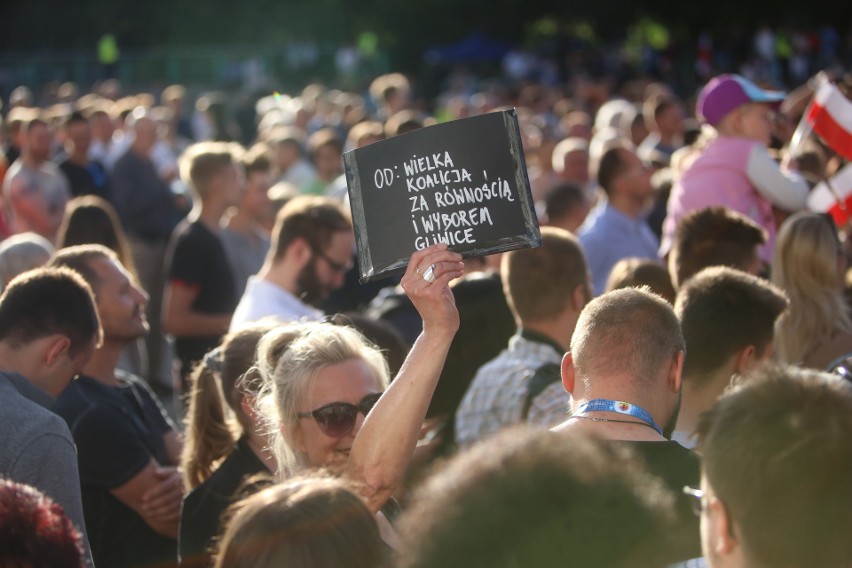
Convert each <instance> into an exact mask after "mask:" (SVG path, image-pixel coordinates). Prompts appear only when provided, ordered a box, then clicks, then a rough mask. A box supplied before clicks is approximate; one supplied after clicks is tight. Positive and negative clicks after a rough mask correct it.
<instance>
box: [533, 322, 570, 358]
mask: <svg viewBox="0 0 852 568" xmlns="http://www.w3.org/2000/svg"><path fill="white" fill-rule="evenodd" d="M575 323H576V322H575ZM520 327H521V329H525V330H528V331H532V332H534V333H537V334H539V335H544V336H546V337H547V338H549V339H551V340H552V341H554V342H555V343H556V344H557V345H559V346H560V347H561V348H562V353H563V354H564V353H565V351H567V350H568V346H569V345H570V344H571V334H572V333H574V328H573V327H572V326H570V325H566V323H565V322H564V320H563V319H562V318H558V319H555V320H552V321H536V322H522V323H521V326H520Z"/></svg>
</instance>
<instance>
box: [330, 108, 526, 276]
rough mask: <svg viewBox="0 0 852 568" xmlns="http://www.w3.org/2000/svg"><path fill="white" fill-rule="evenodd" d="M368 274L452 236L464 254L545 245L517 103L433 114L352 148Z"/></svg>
mask: <svg viewBox="0 0 852 568" xmlns="http://www.w3.org/2000/svg"><path fill="white" fill-rule="evenodd" d="M343 159H344V163H345V168H346V183H347V185H348V187H349V201H350V204H351V207H352V219H353V223H354V225H355V240H356V243H357V247H358V268H359V271H360V280H361V282H368V281H370V280H376V279H379V278H383V277H385V276H388V275H390V274H392V273H394V272H399V271H401V270H403V269H404V268H405V266H406V265H407V264H408V259H409V257H410V256H411V254H412V253H413V252H414V251H415V250H419V249H422V248H426V247H427V246H430V245H433V244H436V243H439V242H445V243H447V244H448V245H449V246H450V249H451V250H453V251H455V252H458V253H461V254H462V256H463V257H465V258H467V257H471V256H481V255H487V254H494V253H497V252H503V251H507V250H512V249H518V248H529V247H538V246H541V232H540V231H539V227H538V220H537V219H536V216H535V209H534V207H533V201H532V194H531V192H530V182H529V178H528V177H527V168H526V163H525V162H524V153H523V149H522V148H521V136H520V129H519V128H518V118H517V114H516V111H515V110H514V109H512V110H506V111H502V112H493V113H489V114H484V115H480V116H474V117H470V118H464V119H461V120H455V121H452V122H446V123H443V124H436V125H435V126H429V127H427V128H422V129H420V130H415V131H414V132H409V133H407V134H403V135H401V136H397V137H395V138H391V139H388V140H383V141H381V142H376V143H374V144H370V145H369V146H365V147H363V148H359V149H357V150H353V151H351V152H347V153H346V154H345V155H344V157H343Z"/></svg>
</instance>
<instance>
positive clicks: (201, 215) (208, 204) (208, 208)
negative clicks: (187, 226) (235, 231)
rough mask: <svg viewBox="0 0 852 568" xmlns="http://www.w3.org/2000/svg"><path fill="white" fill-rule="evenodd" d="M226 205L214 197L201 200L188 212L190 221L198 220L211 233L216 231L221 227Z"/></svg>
mask: <svg viewBox="0 0 852 568" xmlns="http://www.w3.org/2000/svg"><path fill="white" fill-rule="evenodd" d="M227 209H228V208H227V206H225V205H224V204H223V203H221V202H220V201H218V200H215V199H208V200H207V201H202V202H200V205H199V204H196V206H195V207H194V208H193V209H192V211H191V212H190V214H189V220H190V222H193V223H194V222H199V223H201V224H202V225H204V226H205V227H207V229H209V230H210V231H211V232H212V233H218V232H219V230H220V229H221V228H222V216H223V215H224V214H225V211H227Z"/></svg>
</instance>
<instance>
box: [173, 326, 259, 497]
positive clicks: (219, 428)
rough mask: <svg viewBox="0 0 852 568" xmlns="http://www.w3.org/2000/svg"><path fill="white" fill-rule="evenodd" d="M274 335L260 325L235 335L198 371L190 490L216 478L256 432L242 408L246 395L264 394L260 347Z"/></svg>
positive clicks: (188, 453)
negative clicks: (222, 463)
mask: <svg viewBox="0 0 852 568" xmlns="http://www.w3.org/2000/svg"><path fill="white" fill-rule="evenodd" d="M271 329H272V326H271V325H269V324H267V325H261V324H258V325H255V326H252V327H248V328H245V329H241V330H239V331H235V332H232V333H229V334H228V335H227V336H225V339H223V340H222V344H221V345H220V346H219V347H217V348H216V349H214V350H213V351H211V352H210V353H208V354H207V355H206V356H205V357H204V360H203V361H201V362H200V363H198V364H197V365H196V366H195V368H194V369H193V371H192V377H191V378H190V385H191V386H190V389H191V390H190V398H189V409H188V410H187V413H186V419H185V430H186V442H185V443H184V446H183V453H182V455H181V465H182V467H183V477H184V484H185V485H186V487H187V489H193V488H194V487H197V486H198V485H200V484H201V483H203V482H204V481H205V480H206V479H207V478H208V477H210V475H211V474H212V473H213V471H214V470H215V469H216V466H217V465H218V464H219V463H220V461H221V460H223V459H224V458H226V457H227V456H228V455H229V454H230V453H231V451H233V449H234V447H235V445H236V443H237V441H238V440H239V439H240V437H241V436H243V435H244V434H245V433H246V432H248V431H250V430H251V428H252V424H251V420H250V419H249V418H248V417H247V416H246V415H245V413H244V412H243V410H242V408H241V404H240V403H241V401H242V398H243V395H244V394H251V393H256V392H258V390H260V384H259V383H260V380H259V378H258V377H257V375H258V373H257V371H255V354H256V352H257V345H258V342H260V340H261V338H262V337H263V336H264V334H265V333H267V332H268V331H270V330H271ZM228 409H230V410H228Z"/></svg>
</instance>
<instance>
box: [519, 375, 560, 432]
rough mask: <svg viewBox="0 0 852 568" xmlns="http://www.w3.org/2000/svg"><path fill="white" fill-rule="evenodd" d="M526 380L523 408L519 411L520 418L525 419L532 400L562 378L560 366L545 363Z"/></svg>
mask: <svg viewBox="0 0 852 568" xmlns="http://www.w3.org/2000/svg"><path fill="white" fill-rule="evenodd" d="M531 373H532V376H531V377H530V378H529V381H527V396H526V398H525V399H524V408H523V410H522V411H521V419H522V420H523V421H526V419H527V415H528V414H529V412H530V407H531V406H532V403H533V401H534V400H535V399H536V397H538V395H540V394H541V393H543V392H544V389H546V388H547V387H549V386H550V385H552V384H553V383H555V382H557V381H561V380H562V372H561V369H560V366H559V365H558V364H556V363H545V364H544V365H542V366H541V367H539V368H538V369H536V370H535V371H532V372H531Z"/></svg>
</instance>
